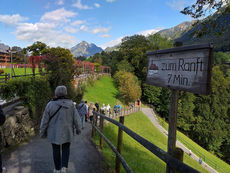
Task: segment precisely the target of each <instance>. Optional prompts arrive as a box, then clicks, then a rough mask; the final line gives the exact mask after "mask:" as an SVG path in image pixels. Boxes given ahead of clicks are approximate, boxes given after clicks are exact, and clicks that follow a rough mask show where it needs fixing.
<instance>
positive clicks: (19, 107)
mask: <svg viewBox="0 0 230 173" xmlns="http://www.w3.org/2000/svg"><path fill="white" fill-rule="evenodd" d="M24 108H25V107H24V106H15V107H14V110H16V111H17V110H21V109H24Z"/></svg>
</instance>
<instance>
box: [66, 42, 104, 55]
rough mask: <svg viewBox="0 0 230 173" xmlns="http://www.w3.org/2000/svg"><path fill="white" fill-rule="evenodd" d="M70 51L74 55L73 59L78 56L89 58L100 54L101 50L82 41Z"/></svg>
mask: <svg viewBox="0 0 230 173" xmlns="http://www.w3.org/2000/svg"><path fill="white" fill-rule="evenodd" d="M70 51H71V53H72V54H73V55H74V57H79V56H85V57H90V56H92V55H94V54H96V53H100V52H102V51H103V49H102V48H100V47H98V46H96V45H95V44H93V43H91V44H89V43H87V42H86V41H82V42H80V43H79V44H77V45H76V46H74V47H72V48H71V49H70Z"/></svg>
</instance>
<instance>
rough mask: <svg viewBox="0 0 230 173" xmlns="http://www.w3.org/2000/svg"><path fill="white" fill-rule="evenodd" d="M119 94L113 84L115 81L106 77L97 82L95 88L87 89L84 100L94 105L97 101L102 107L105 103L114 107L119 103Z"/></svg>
mask: <svg viewBox="0 0 230 173" xmlns="http://www.w3.org/2000/svg"><path fill="white" fill-rule="evenodd" d="M117 93H118V90H117V89H116V87H115V86H114V84H113V79H112V78H111V77H108V76H105V77H103V78H101V79H100V80H98V81H96V82H95V83H94V84H93V86H90V87H87V89H86V91H85V93H84V99H85V100H87V101H88V102H94V103H95V102H96V101H97V102H98V103H99V105H100V106H101V105H102V104H103V103H104V104H105V105H107V104H110V106H111V107H112V106H113V105H115V104H116V103H118V102H119V100H118V99H116V95H117Z"/></svg>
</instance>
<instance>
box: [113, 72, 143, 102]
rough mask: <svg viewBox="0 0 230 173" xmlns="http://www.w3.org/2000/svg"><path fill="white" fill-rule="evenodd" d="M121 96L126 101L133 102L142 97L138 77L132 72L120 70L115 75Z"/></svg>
mask: <svg viewBox="0 0 230 173" xmlns="http://www.w3.org/2000/svg"><path fill="white" fill-rule="evenodd" d="M114 78H115V81H116V82H117V85H118V89H119V92H120V95H121V98H122V99H123V100H124V101H125V103H130V102H133V101H135V100H137V99H139V98H140V97H141V87H140V85H139V82H138V79H137V77H136V76H134V75H133V74H132V73H130V72H124V71H119V72H117V73H116V74H115V76H114Z"/></svg>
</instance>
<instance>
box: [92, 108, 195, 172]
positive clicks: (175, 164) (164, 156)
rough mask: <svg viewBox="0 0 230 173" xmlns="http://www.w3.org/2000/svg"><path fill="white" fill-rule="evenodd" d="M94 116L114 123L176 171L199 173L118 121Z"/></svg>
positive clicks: (103, 116)
mask: <svg viewBox="0 0 230 173" xmlns="http://www.w3.org/2000/svg"><path fill="white" fill-rule="evenodd" d="M93 114H94V116H95V118H94V120H95V119H96V117H97V116H99V117H101V118H103V119H105V120H107V121H109V122H111V123H113V124H114V125H116V126H118V127H119V128H120V129H122V130H123V131H124V132H125V133H127V134H128V135H129V136H130V137H131V138H133V139H134V140H136V141H137V142H139V143H140V144H141V145H142V146H144V147H145V148H146V149H148V150H149V151H150V152H152V153H153V154H155V155H156V156H157V157H158V158H160V159H161V160H162V161H164V162H165V163H166V164H168V165H170V167H171V168H174V169H176V170H178V171H180V172H186V173H197V172H199V171H197V170H195V169H194V168H192V167H190V166H188V165H186V164H184V163H183V162H181V161H179V160H177V159H175V158H174V157H172V156H171V155H169V154H168V153H167V152H165V151H164V150H162V149H161V148H159V147H157V146H156V145H154V144H152V143H151V142H149V141H148V140H146V139H145V138H143V137H141V136H140V135H138V134H136V133H135V132H133V131H132V130H130V129H129V128H127V127H126V126H124V125H123V124H121V123H119V122H118V121H116V120H114V119H112V118H109V117H107V116H105V115H103V114H100V113H98V112H95V111H94V112H93ZM94 128H95V129H96V124H93V130H94ZM96 130H97V129H96ZM97 131H98V130H97ZM99 134H100V135H102V134H101V133H99ZM112 150H113V149H112ZM116 151H117V150H116ZM117 152H118V151H117ZM121 162H122V161H121ZM123 166H124V165H123Z"/></svg>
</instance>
